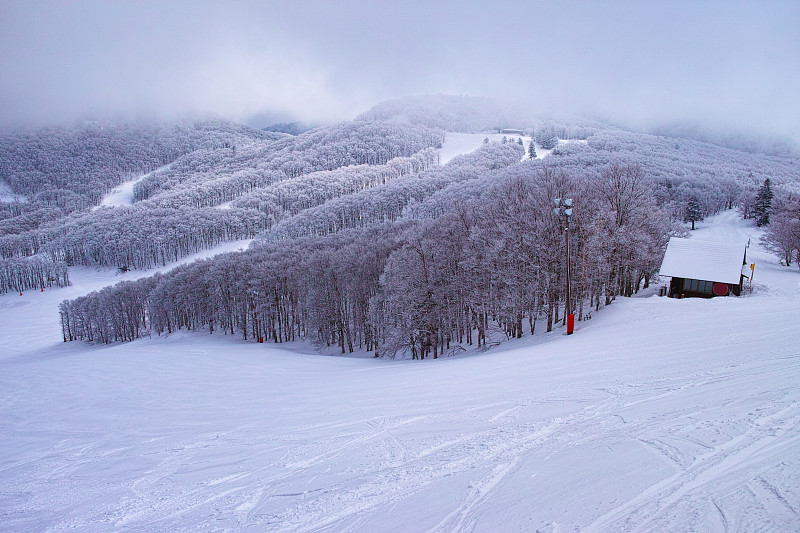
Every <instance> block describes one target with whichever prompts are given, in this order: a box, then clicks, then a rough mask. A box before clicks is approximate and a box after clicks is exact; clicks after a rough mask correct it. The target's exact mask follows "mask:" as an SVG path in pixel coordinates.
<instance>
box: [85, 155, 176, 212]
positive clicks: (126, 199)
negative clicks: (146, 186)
mask: <svg viewBox="0 0 800 533" xmlns="http://www.w3.org/2000/svg"><path fill="white" fill-rule="evenodd" d="M169 166H170V165H165V166H163V167H160V168H157V169H156V170H153V171H151V172H148V173H147V174H143V175H141V176H139V177H137V178H134V179H132V180H128V181H126V182H124V183H122V184H120V185H117V186H116V187H114V188H113V189H111V191H109V192H108V194H106V195H105V196H103V199H102V200H100V207H118V206H125V205H133V188H134V186H136V184H137V183H139V182H140V181H142V180H143V179H145V178H146V177H147V176H150V175H151V174H154V173H156V172H158V171H160V170H164V169H166V168H169Z"/></svg>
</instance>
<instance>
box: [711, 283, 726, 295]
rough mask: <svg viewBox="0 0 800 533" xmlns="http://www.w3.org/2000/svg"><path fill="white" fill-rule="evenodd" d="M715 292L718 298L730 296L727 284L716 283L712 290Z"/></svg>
mask: <svg viewBox="0 0 800 533" xmlns="http://www.w3.org/2000/svg"><path fill="white" fill-rule="evenodd" d="M711 290H713V291H714V294H716V295H717V296H725V295H726V294H728V284H727V283H715V284H714V286H713V287H712V288H711Z"/></svg>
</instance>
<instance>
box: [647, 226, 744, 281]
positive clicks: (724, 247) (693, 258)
mask: <svg viewBox="0 0 800 533" xmlns="http://www.w3.org/2000/svg"><path fill="white" fill-rule="evenodd" d="M744 253H745V245H744V244H736V243H729V242H718V241H703V240H698V239H680V238H678V237H672V238H671V239H670V240H669V244H668V245H667V252H666V254H664V261H662V263H661V270H660V272H659V274H661V275H662V276H671V277H677V278H690V279H700V280H705V281H719V282H722V283H733V284H737V285H738V284H739V282H740V281H741V274H742V260H743V259H744Z"/></svg>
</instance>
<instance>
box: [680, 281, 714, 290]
mask: <svg viewBox="0 0 800 533" xmlns="http://www.w3.org/2000/svg"><path fill="white" fill-rule="evenodd" d="M713 286H714V283H713V282H711V281H703V280H699V279H684V280H683V290H684V291H690V292H704V293H707V294H711V291H712V287H713Z"/></svg>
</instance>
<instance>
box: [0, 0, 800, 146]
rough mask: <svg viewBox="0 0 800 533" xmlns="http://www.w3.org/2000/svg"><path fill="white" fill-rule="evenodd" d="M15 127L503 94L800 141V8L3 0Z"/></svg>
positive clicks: (279, 113)
mask: <svg viewBox="0 0 800 533" xmlns="http://www.w3.org/2000/svg"><path fill="white" fill-rule="evenodd" d="M0 69H2V70H0V124H2V125H17V124H41V123H43V122H64V121H72V120H75V119H76V118H82V117H87V116H90V117H100V116H105V115H122V116H131V115H136V114H146V115H151V116H156V117H161V118H169V117H172V116H178V115H185V114H187V113H213V114H216V115H221V116H225V117H229V118H232V119H235V120H240V121H248V120H250V121H253V120H254V119H253V117H255V116H261V117H262V118H261V120H272V119H274V120H298V119H299V120H310V121H328V120H340V119H350V118H353V117H354V116H355V115H356V114H358V113H359V112H361V111H364V110H366V109H368V108H369V107H371V106H372V105H374V104H376V103H378V102H380V101H382V100H385V99H389V98H394V97H399V96H405V95H410V94H426V93H449V94H468V95H475V96H505V97H508V98H511V99H518V100H519V99H521V100H524V101H526V102H529V103H530V105H531V106H532V107H533V108H541V109H545V108H549V109H557V110H563V111H570V112H577V113H591V114H593V115H595V116H597V115H600V116H604V117H608V118H612V119H614V120H618V121H625V122H632V123H637V124H648V123H654V122H671V121H685V120H692V121H701V122H703V123H707V124H710V125H714V126H715V127H720V126H723V127H727V126H729V127H732V128H736V129H746V128H756V129H758V130H759V131H768V132H775V133H779V134H784V135H791V136H793V137H795V139H798V138H800V124H799V123H800V2H798V1H789V0H787V1H760V2H736V1H733V0H729V1H725V2H702V1H697V0H694V1H687V2H678V1H655V2H649V1H635V2H594V1H589V0H587V1H584V2H562V1H556V0H548V1H546V2H530V1H520V0H518V1H514V2H511V1H509V2H502V1H500V2H497V1H489V0H482V1H478V2H475V1H452V2H436V1H433V0H426V1H419V2H415V1H386V0H369V1H363V2H362V1H341V0H330V1H317V2H304V1H298V0H281V1H274V2H267V1H253V2H231V1H218V2H200V1H187V2H170V1H152V2H145V1H134V0H129V1H124V2H122V1H119V2H115V1H110V0H103V1H82V2H68V1H52V0H48V1H46V2H39V1H31V0H22V1H17V0H0Z"/></svg>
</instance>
